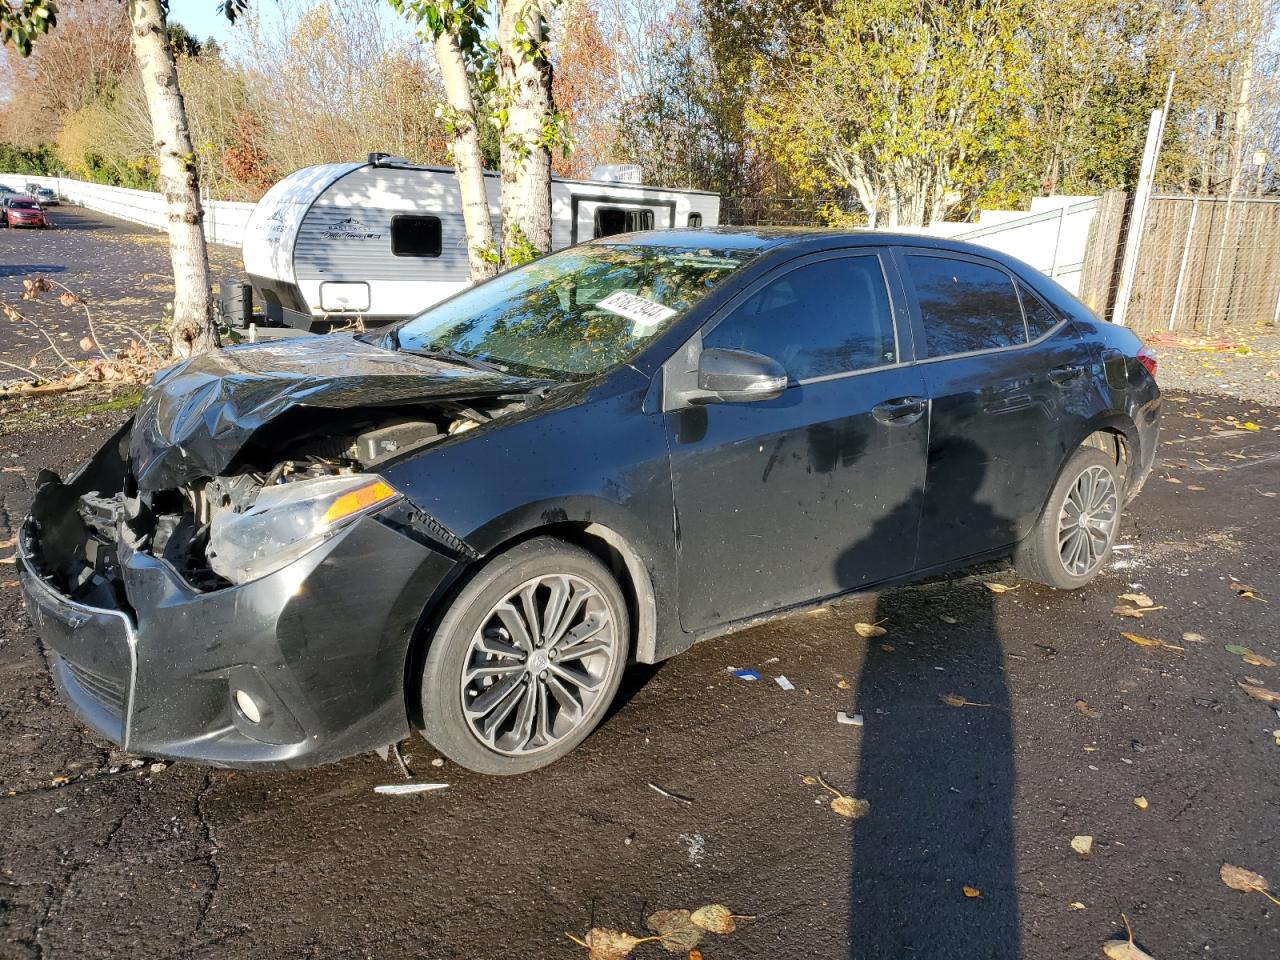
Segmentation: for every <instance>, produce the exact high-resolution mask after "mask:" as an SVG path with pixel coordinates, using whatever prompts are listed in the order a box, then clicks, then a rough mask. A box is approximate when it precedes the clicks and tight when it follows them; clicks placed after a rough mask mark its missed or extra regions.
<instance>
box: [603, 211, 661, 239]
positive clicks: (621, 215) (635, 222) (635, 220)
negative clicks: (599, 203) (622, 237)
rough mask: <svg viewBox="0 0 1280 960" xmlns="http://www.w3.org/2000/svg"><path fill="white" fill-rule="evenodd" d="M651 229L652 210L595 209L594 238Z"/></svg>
mask: <svg viewBox="0 0 1280 960" xmlns="http://www.w3.org/2000/svg"><path fill="white" fill-rule="evenodd" d="M652 229H653V211H652V210H624V209H623V208H622V207H597V208H596V217H595V236H596V237H597V238H599V237H612V236H613V235H614V234H615V233H634V232H635V231H636V230H652Z"/></svg>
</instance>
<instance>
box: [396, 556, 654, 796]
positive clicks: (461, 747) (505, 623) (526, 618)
mask: <svg viewBox="0 0 1280 960" xmlns="http://www.w3.org/2000/svg"><path fill="white" fill-rule="evenodd" d="M629 647H630V625H629V622H628V617H627V605H626V601H625V600H624V598H623V596H622V591H621V589H619V587H618V583H617V581H616V580H615V579H614V577H613V575H612V574H611V573H610V572H609V570H608V569H607V568H606V567H605V566H604V564H602V563H601V562H600V561H599V560H597V559H596V558H595V557H594V556H592V555H591V554H590V553H588V552H587V551H585V550H582V549H581V548H579V547H575V546H573V545H571V544H568V543H565V542H563V541H560V540H555V539H552V538H550V537H539V538H537V539H535V540H529V541H526V542H525V543H522V544H519V545H518V546H516V547H513V548H512V549H511V550H509V551H507V552H506V553H504V554H501V555H500V556H498V557H496V558H495V559H494V560H493V561H491V562H490V563H489V564H487V565H486V566H485V567H483V568H482V569H481V570H480V571H479V572H478V573H477V574H476V575H475V577H474V578H473V579H472V580H471V581H470V582H468V583H467V584H466V586H464V587H463V588H462V590H461V591H459V593H458V594H457V596H456V597H455V598H454V600H453V602H452V603H451V604H450V605H449V607H448V609H447V611H446V612H445V615H444V617H443V618H442V619H441V620H440V624H439V627H438V628H437V629H436V631H435V633H434V636H433V638H432V640H431V646H430V648H429V650H428V653H427V658H426V662H425V664H424V665H423V670H422V686H421V690H422V719H423V730H422V732H423V735H424V736H425V737H426V738H427V740H429V741H430V742H431V743H432V745H433V746H435V747H436V749H438V750H439V751H440V752H441V753H443V754H444V755H445V756H447V757H449V758H450V759H451V760H453V761H455V762H456V763H459V764H461V765H462V766H464V767H467V768H468V769H470V770H475V771H477V772H479V773H488V774H515V773H524V772H526V771H529V770H536V769H537V768H538V767H543V766H546V765H547V764H549V763H552V762H553V761H555V760H558V759H560V757H562V756H564V755H565V754H566V753H568V752H569V751H570V750H572V749H573V748H574V747H576V746H577V745H578V744H579V743H581V742H582V741H583V740H584V739H586V737H587V735H588V734H589V733H591V731H592V730H593V729H594V728H595V726H596V724H598V723H599V722H600V718H601V717H602V716H604V713H605V711H606V710H607V709H608V707H609V703H610V701H612V700H613V696H614V694H615V693H616V692H617V689H618V684H619V682H620V681H621V679H622V672H623V669H624V668H625V667H626V662H627V654H628V651H629Z"/></svg>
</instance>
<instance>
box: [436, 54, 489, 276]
mask: <svg viewBox="0 0 1280 960" xmlns="http://www.w3.org/2000/svg"><path fill="white" fill-rule="evenodd" d="M434 45H435V52H436V62H437V63H438V64H439V65H440V76H441V78H442V80H443V81H444V93H445V98H446V100H447V101H448V103H449V110H450V113H451V114H452V117H451V120H450V123H451V126H452V133H453V142H452V143H450V144H449V153H450V156H452V158H453V169H454V173H455V175H456V176H457V178H458V189H459V190H460V191H461V193H462V222H463V223H464V224H465V226H466V231H467V263H468V265H469V266H470V268H471V279H472V281H473V282H478V281H480V280H485V279H488V278H489V277H492V276H493V275H494V274H495V273H496V272H497V269H498V265H497V264H496V263H495V262H494V261H493V258H492V254H493V252H494V251H496V250H497V247H496V245H495V244H494V242H493V219H492V218H491V217H490V216H489V197H488V195H487V194H486V192H485V186H484V157H483V155H482V154H481V152H480V129H479V127H478V126H477V125H476V105H475V99H474V97H473V96H472V94H471V84H470V82H469V81H468V79H467V63H466V60H465V58H464V57H463V55H462V48H461V46H460V45H459V43H458V37H457V35H456V34H453V33H449V32H448V31H443V32H441V33H440V34H439V35H438V36H437V37H436V38H435V43H434Z"/></svg>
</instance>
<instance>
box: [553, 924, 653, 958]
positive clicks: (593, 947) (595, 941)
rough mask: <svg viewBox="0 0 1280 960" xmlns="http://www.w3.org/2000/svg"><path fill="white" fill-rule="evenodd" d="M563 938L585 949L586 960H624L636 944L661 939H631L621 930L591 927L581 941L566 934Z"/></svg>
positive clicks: (629, 935) (631, 937) (630, 936)
mask: <svg viewBox="0 0 1280 960" xmlns="http://www.w3.org/2000/svg"><path fill="white" fill-rule="evenodd" d="M565 936H566V937H568V938H569V939H570V940H572V941H573V942H574V943H576V944H577V945H578V946H580V947H586V948H587V950H588V951H589V953H588V955H587V956H588V960H625V958H626V957H629V956H631V951H632V950H634V949H635V948H636V945H637V944H641V943H645V942H647V941H649V940H659V939H661V938H660V937H633V936H632V935H631V934H629V933H626V932H625V931H623V930H611V929H609V928H608V927H592V928H591V929H590V930H588V931H587V935H586V937H584V938H583V939H581V940H579V939H578V938H577V937H575V936H574V935H573V934H571V933H566V934H565Z"/></svg>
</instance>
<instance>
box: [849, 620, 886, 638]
mask: <svg viewBox="0 0 1280 960" xmlns="http://www.w3.org/2000/svg"><path fill="white" fill-rule="evenodd" d="M882 623H884V621H883V620H877V621H876V622H875V623H861V622H859V623H855V624H854V625H853V630H854V632H855V633H856V634H857V635H858V636H860V637H862V639H863V640H870V639H871V638H872V637H883V636H884V635H885V634H886V633H888V632H889V631H888V630H886V629H885V628H884V627H882V626H880V624H882Z"/></svg>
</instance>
